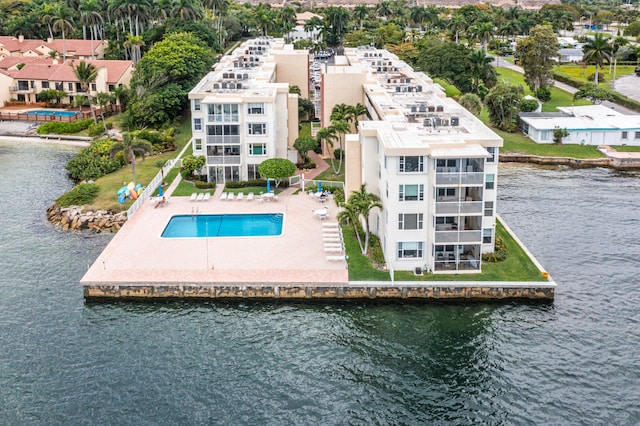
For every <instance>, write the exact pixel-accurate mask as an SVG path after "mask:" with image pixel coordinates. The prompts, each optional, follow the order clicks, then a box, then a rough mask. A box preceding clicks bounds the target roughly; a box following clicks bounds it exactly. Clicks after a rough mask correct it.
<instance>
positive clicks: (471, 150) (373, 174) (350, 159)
mask: <svg viewBox="0 0 640 426" xmlns="http://www.w3.org/2000/svg"><path fill="white" fill-rule="evenodd" d="M344 57H345V58H346V61H345V62H346V64H345V65H344V66H334V67H328V69H327V72H326V73H325V74H324V75H323V96H327V99H323V102H324V105H323V123H324V124H325V125H326V124H328V123H327V120H326V118H327V116H328V115H327V112H329V111H331V108H332V107H333V105H334V104H337V103H342V102H344V103H347V104H351V105H353V104H354V103H356V102H360V103H362V104H363V105H365V106H366V107H367V109H368V111H369V113H370V115H371V117H372V120H371V121H361V122H360V129H359V134H358V135H347V137H346V162H347V165H346V187H345V193H346V197H348V196H349V194H350V193H351V192H352V191H355V190H357V189H359V187H360V185H361V184H366V188H367V190H368V191H369V192H371V193H374V194H376V195H378V196H379V197H380V199H381V201H382V204H383V209H382V210H378V209H374V210H373V211H372V213H371V217H370V227H371V230H372V232H373V233H375V234H376V235H378V236H379V237H380V241H381V244H382V249H383V252H384V254H385V259H386V262H387V265H388V266H389V267H390V268H393V269H394V270H415V269H416V268H420V269H426V270H431V271H433V272H435V273H476V272H479V271H480V270H481V258H482V253H485V252H492V251H493V250H494V239H495V221H496V219H495V215H496V192H497V191H496V190H497V183H498V182H497V181H498V179H497V176H498V150H499V147H501V146H502V139H501V138H500V137H499V136H498V135H497V134H495V133H494V132H493V131H491V130H490V129H489V128H488V127H487V126H485V125H484V124H483V123H482V122H481V121H480V120H479V119H478V118H477V117H475V116H474V115H473V114H471V113H470V112H468V111H467V110H465V109H464V108H462V107H461V106H460V105H459V104H457V103H456V102H455V101H454V100H453V99H451V98H447V97H446V95H445V93H444V92H443V91H442V89H441V88H440V87H439V86H438V85H436V84H434V83H433V81H432V80H431V79H430V78H429V77H427V76H426V75H425V74H423V73H421V72H415V71H414V70H413V69H412V68H411V67H409V66H408V65H407V64H406V63H404V62H403V61H400V60H399V59H398V58H397V56H395V55H393V54H391V53H389V52H387V51H386V50H378V49H372V48H368V47H367V48H357V49H345V53H344ZM341 95H342V96H341Z"/></svg>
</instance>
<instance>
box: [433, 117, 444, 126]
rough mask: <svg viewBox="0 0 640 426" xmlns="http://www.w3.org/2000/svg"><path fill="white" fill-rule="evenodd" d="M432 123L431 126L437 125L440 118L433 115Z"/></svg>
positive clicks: (440, 122) (440, 121) (439, 122)
mask: <svg viewBox="0 0 640 426" xmlns="http://www.w3.org/2000/svg"><path fill="white" fill-rule="evenodd" d="M432 123H433V127H438V126H440V125H441V124H442V120H440V117H435V118H433V119H432Z"/></svg>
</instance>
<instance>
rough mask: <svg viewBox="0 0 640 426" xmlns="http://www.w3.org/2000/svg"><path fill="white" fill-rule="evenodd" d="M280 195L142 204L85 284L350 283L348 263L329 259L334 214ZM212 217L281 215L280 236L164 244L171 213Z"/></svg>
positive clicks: (176, 199) (309, 200)
mask: <svg viewBox="0 0 640 426" xmlns="http://www.w3.org/2000/svg"><path fill="white" fill-rule="evenodd" d="M288 192H291V190H289V191H286V192H285V195H281V196H280V200H279V201H272V202H268V201H264V202H259V201H258V200H257V199H255V198H254V199H253V200H252V201H247V200H246V198H245V200H242V201H237V200H234V201H222V200H220V199H219V198H218V197H216V198H211V199H210V200H209V201H202V202H194V201H189V197H171V198H170V199H169V203H168V205H166V206H164V207H159V208H154V205H153V204H152V202H151V201H149V200H147V201H146V202H145V203H144V205H143V207H142V208H141V209H140V210H139V211H138V212H137V213H136V214H135V215H134V216H133V218H131V219H130V220H129V221H127V222H126V223H125V225H124V226H123V227H122V229H120V231H118V233H117V234H116V235H115V236H114V237H113V240H111V242H110V243H109V245H108V246H107V247H106V248H105V250H104V251H103V252H102V254H100V256H99V257H98V259H97V260H96V261H95V262H94V264H93V265H92V266H91V267H90V268H89V270H88V271H87V273H86V274H85V276H84V277H83V278H82V280H81V283H82V284H83V285H87V284H109V283H113V284H116V283H117V284H136V283H140V284H162V283H182V284H218V283H219V284H230V283H248V284H251V283H255V284H270V283H274V284H284V285H286V284H291V285H295V284H312V283H318V284H329V285H334V284H335V285H341V284H347V283H348V270H347V263H346V262H345V261H344V260H342V261H329V260H327V256H328V255H335V254H336V253H325V251H324V243H323V238H322V229H323V228H322V224H323V223H326V222H329V221H331V222H333V221H335V215H336V214H337V212H338V208H337V207H336V206H335V203H333V201H329V202H327V205H328V206H329V218H327V219H324V220H321V219H319V218H317V217H315V216H314V215H313V213H312V211H313V210H316V209H320V208H322V207H323V206H324V204H321V203H319V202H318V201H316V199H315V197H313V198H312V197H309V196H308V195H307V194H298V195H286V193H288ZM196 208H197V210H198V212H199V214H216V213H282V214H284V232H283V234H282V235H281V236H277V237H232V238H224V237H216V238H184V239H182V238H180V239H178V238H161V234H162V231H163V230H164V228H165V226H166V225H167V223H168V222H169V219H170V218H171V217H172V216H174V215H185V214H187V215H188V214H192V212H193V211H194V210H195V209H196Z"/></svg>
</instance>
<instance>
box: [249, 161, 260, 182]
mask: <svg viewBox="0 0 640 426" xmlns="http://www.w3.org/2000/svg"><path fill="white" fill-rule="evenodd" d="M259 166H260V165H259V164H247V178H248V179H249V180H253V179H260V172H259V171H258V167H259Z"/></svg>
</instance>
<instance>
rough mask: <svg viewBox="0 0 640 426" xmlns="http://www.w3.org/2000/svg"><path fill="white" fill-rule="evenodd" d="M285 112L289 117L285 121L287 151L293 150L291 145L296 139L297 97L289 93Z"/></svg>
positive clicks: (297, 123)
mask: <svg viewBox="0 0 640 426" xmlns="http://www.w3.org/2000/svg"><path fill="white" fill-rule="evenodd" d="M287 111H288V112H289V114H288V115H289V117H288V121H287V128H288V132H289V137H288V141H287V142H288V145H289V149H294V148H293V144H294V143H295V141H296V139H298V130H299V129H298V126H299V121H298V95H296V94H293V93H290V94H289V97H288V99H287Z"/></svg>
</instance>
